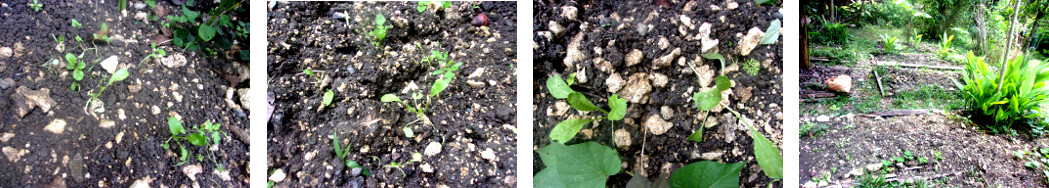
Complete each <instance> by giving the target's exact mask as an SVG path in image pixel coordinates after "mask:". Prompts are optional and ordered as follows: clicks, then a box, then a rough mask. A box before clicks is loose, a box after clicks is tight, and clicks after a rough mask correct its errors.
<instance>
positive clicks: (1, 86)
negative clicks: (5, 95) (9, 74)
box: [0, 80, 11, 89]
mask: <svg viewBox="0 0 1049 188" xmlns="http://www.w3.org/2000/svg"><path fill="white" fill-rule="evenodd" d="M8 87H11V83H7V81H6V80H0V89H7V88H8Z"/></svg>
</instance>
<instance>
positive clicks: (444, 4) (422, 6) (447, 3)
mask: <svg viewBox="0 0 1049 188" xmlns="http://www.w3.org/2000/svg"><path fill="white" fill-rule="evenodd" d="M430 3H440V4H441V7H442V8H448V7H450V6H452V2H451V1H419V5H418V6H416V7H415V9H416V10H418V11H419V13H423V12H424V11H426V6H428V5H430ZM435 11H436V10H435Z"/></svg>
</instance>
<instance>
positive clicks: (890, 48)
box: [881, 34, 907, 54]
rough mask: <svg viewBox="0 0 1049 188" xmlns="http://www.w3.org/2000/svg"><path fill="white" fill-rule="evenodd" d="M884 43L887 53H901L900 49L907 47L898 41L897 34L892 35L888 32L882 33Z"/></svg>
mask: <svg viewBox="0 0 1049 188" xmlns="http://www.w3.org/2000/svg"><path fill="white" fill-rule="evenodd" d="M881 41H882V44H884V47H885V53H889V54H899V53H900V51H902V50H903V49H906V48H907V46H904V45H900V44H899V43H897V42H896V36H890V35H888V34H884V35H881Z"/></svg>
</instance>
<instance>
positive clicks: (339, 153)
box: [331, 132, 372, 176]
mask: <svg viewBox="0 0 1049 188" xmlns="http://www.w3.org/2000/svg"><path fill="white" fill-rule="evenodd" d="M339 142H340V141H339V132H332V133H331V144H332V148H333V149H335V156H336V157H338V158H339V160H343V161H345V162H344V163H345V164H346V167H347V168H350V169H355V168H359V169H361V173H362V174H364V175H365V176H371V175H372V173H371V172H369V171H368V169H367V168H364V166H361V164H359V163H357V162H356V161H353V160H350V159H347V158H346V155H349V154H350V145H346V150H343V149H342V148H341V147H339Z"/></svg>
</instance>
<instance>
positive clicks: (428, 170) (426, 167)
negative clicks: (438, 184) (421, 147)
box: [419, 163, 433, 173]
mask: <svg viewBox="0 0 1049 188" xmlns="http://www.w3.org/2000/svg"><path fill="white" fill-rule="evenodd" d="M419 168H422V169H423V172H426V173H433V166H431V165H430V164H429V163H426V164H423V165H419Z"/></svg>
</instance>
